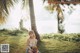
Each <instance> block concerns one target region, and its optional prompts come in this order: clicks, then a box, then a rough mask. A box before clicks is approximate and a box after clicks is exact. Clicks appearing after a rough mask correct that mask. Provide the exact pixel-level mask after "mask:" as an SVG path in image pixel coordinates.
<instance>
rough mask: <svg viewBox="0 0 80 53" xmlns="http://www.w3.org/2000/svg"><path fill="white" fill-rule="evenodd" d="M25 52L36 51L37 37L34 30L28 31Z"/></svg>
mask: <svg viewBox="0 0 80 53" xmlns="http://www.w3.org/2000/svg"><path fill="white" fill-rule="evenodd" d="M27 53H38V48H37V39H36V36H35V33H34V31H29V38H28V39H27Z"/></svg>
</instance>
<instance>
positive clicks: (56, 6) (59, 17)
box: [46, 0, 64, 33]
mask: <svg viewBox="0 0 80 53" xmlns="http://www.w3.org/2000/svg"><path fill="white" fill-rule="evenodd" d="M54 1H55V0H54ZM46 9H47V10H49V11H51V13H53V11H54V9H56V11H57V21H58V22H57V23H58V33H63V32H64V30H63V29H61V28H62V26H60V24H62V23H63V20H64V16H63V11H62V9H61V7H60V5H59V4H51V3H49V6H47V7H46Z"/></svg>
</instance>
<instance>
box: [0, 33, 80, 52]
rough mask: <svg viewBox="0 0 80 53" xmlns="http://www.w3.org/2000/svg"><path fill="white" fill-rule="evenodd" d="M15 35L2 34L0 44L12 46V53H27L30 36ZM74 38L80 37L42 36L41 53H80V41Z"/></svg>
mask: <svg viewBox="0 0 80 53" xmlns="http://www.w3.org/2000/svg"><path fill="white" fill-rule="evenodd" d="M13 33H14V32H12V33H11V32H3V33H2V32H0V44H6V43H8V44H10V53H26V47H27V46H26V44H27V43H26V42H27V35H28V34H27V33H26V32H23V33H22V32H21V33H19V32H18V34H16V36H15V35H13ZM65 37H67V38H65ZM74 37H75V38H77V37H79V34H69V35H68V34H65V35H64V34H63V35H61V34H44V35H42V36H41V42H40V44H39V50H40V52H41V53H80V51H79V50H80V41H74V40H76V39H75V38H74ZM70 38H71V39H70ZM73 38H74V40H73ZM67 39H70V41H68V40H67ZM71 40H72V41H71Z"/></svg>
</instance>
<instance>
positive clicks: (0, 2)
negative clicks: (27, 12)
mask: <svg viewBox="0 0 80 53" xmlns="http://www.w3.org/2000/svg"><path fill="white" fill-rule="evenodd" d="M17 1H18V0H0V23H2V22H4V21H5V19H6V18H5V17H6V15H8V14H9V12H8V11H9V10H8V8H9V7H10V6H13V3H14V2H17Z"/></svg>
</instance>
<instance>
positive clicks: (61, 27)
mask: <svg viewBox="0 0 80 53" xmlns="http://www.w3.org/2000/svg"><path fill="white" fill-rule="evenodd" d="M57 12H58V14H57V20H58V33H61V34H62V33H63V32H64V29H63V26H62V25H61V24H62V23H63V19H64V16H63V13H62V10H61V8H60V6H59V4H58V5H57ZM60 13H61V15H62V16H61V15H60Z"/></svg>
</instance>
